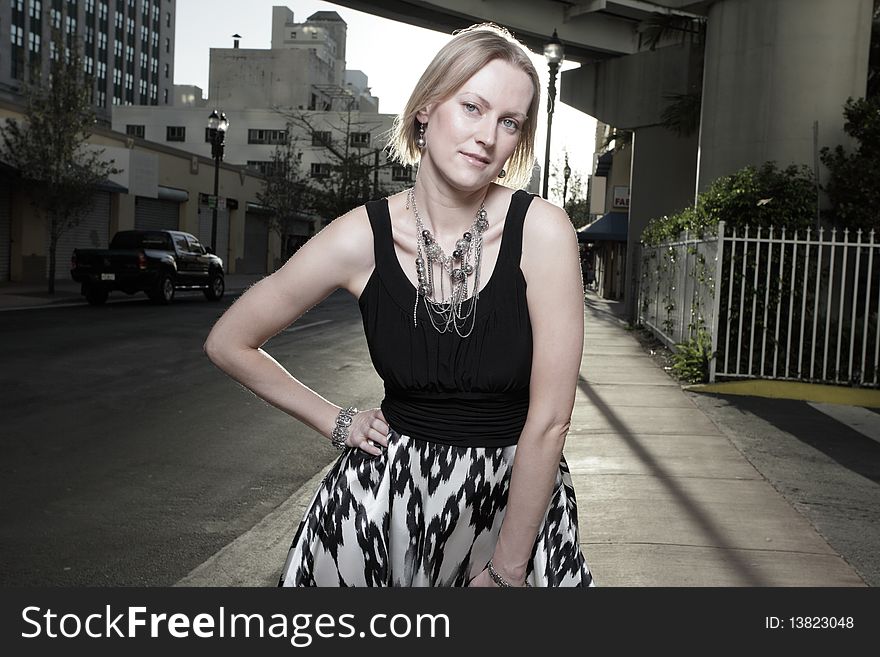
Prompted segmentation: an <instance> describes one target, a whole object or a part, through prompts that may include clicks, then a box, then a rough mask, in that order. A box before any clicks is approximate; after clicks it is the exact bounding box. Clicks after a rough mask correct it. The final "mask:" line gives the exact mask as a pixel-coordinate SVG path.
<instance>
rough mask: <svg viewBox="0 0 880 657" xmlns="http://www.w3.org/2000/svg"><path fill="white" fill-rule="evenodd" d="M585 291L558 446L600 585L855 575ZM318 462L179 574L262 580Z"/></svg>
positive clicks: (197, 581) (270, 575) (611, 307)
mask: <svg viewBox="0 0 880 657" xmlns="http://www.w3.org/2000/svg"><path fill="white" fill-rule="evenodd" d="M617 310H618V306H617V304H615V303H612V302H607V301H604V300H602V299H599V298H597V297H596V296H595V295H593V294H590V296H589V297H588V300H587V304H586V307H585V322H586V333H585V345H584V357H583V361H582V366H581V378H580V382H579V386H578V392H577V398H576V402H575V409H574V413H573V418H572V426H571V430H570V432H569V436H568V439H567V441H566V446H565V457H566V460H567V461H568V464H569V466H570V468H571V473H572V478H573V482H574V486H575V491H576V495H577V502H578V516H579V523H580V525H579V527H580V537H581V544H582V548H583V551H584V554H585V556H586V558H587V562H588V563H589V565H590V568H591V569H592V571H593V575H594V578H595V579H596V582H597V584H598V585H599V586H864V585H865V583H864V581H863V580H862V579H861V578H860V577H859V575H858V574H857V573H856V571H855V570H854V569H853V568H852V567H851V566H850V565H849V564H848V563H847V562H846V561H845V560H844V559H843V558H842V557H841V556H840V555H839V554H837V553H836V552H835V551H834V550H833V549H832V548H831V547H830V546H829V545H828V543H827V542H826V541H825V540H824V539H823V538H822V537H821V536H820V535H819V533H818V532H817V531H816V530H815V529H814V527H813V526H812V525H811V524H810V522H809V521H808V520H807V519H806V518H805V517H804V516H802V515H801V514H800V513H799V512H798V511H797V510H795V509H794V508H793V507H792V506H791V505H790V504H789V503H788V502H787V501H786V500H785V498H783V496H782V495H781V494H780V493H779V492H778V491H777V490H776V489H775V488H774V487H773V486H772V485H771V484H770V483H769V482H768V481H766V480H765V479H764V478H763V477H762V476H761V475H760V474H759V473H758V472H757V471H756V470H755V468H754V467H753V466H752V465H751V464H750V463H749V461H748V460H747V459H746V458H745V457H744V456H743V455H742V454H741V453H740V452H739V451H738V450H737V449H736V447H735V446H734V445H733V444H732V443H731V441H730V440H729V439H728V438H727V437H725V435H724V434H723V433H722V432H721V431H720V430H719V429H718V427H716V425H715V424H714V423H713V422H712V421H711V420H710V419H709V418H708V417H707V416H706V415H705V414H704V413H703V411H701V410H700V409H699V408H698V407H697V406H696V405H695V404H694V403H693V402H692V401H691V400H690V399H689V398H688V396H687V395H686V394H685V393H684V392H683V391H682V389H681V387H680V386H679V385H678V384H677V383H676V382H675V381H673V380H672V379H671V378H670V377H669V376H667V375H666V374H665V373H664V372H663V371H662V370H661V369H659V368H658V366H657V365H656V364H655V363H654V362H653V361H652V359H651V358H650V356H648V355H647V354H646V353H645V352H644V350H643V349H642V347H641V346H640V345H639V343H638V342H637V340H636V339H635V338H634V336H633V335H632V334H631V333H630V332H629V331H628V330H627V328H626V325H625V324H624V323H623V322H622V321H621V320H620V319H619V318H618V316H617V314H616V313H617ZM329 467H330V465H329V464H328V465H327V466H326V467H325V468H324V469H323V470H321V471H320V472H318V473H316V474H315V476H314V477H313V478H312V479H311V480H310V481H309V482H308V483H306V484H305V485H304V486H303V487H302V488H300V489H299V490H298V491H297V492H296V493H294V494H293V495H292V496H291V497H290V498H288V500H287V501H286V502H284V503H283V504H282V505H281V506H280V507H278V509H276V510H275V511H274V512H273V513H271V514H270V515H269V516H267V517H266V518H265V519H264V520H263V521H262V522H260V523H259V524H258V525H256V526H255V527H254V528H253V529H251V530H250V531H248V532H247V533H245V534H244V535H242V536H240V537H239V538H238V539H236V540H235V541H234V542H232V543H231V544H229V545H228V546H226V547H225V548H224V549H223V550H221V551H220V552H218V553H217V554H215V555H214V556H212V557H211V558H210V559H209V560H208V561H206V562H205V563H203V564H202V565H200V566H199V567H197V568H196V569H194V570H193V571H192V572H191V573H190V574H189V575H187V576H186V577H185V578H183V579H182V580H181V581H180V582H178V585H181V586H225V585H230V586H274V585H275V584H276V583H277V580H278V575H279V573H280V569H281V567H282V565H283V563H284V560H285V557H286V555H287V549H288V547H289V545H290V541H291V539H292V538H293V534H294V532H295V531H296V527H297V525H298V524H299V521H300V519H301V518H302V515H303V513H304V511H305V509H306V507H307V505H308V504H309V502H310V501H311V499H312V496H313V495H314V492H315V490H316V488H317V486H318V484H319V483H320V481H321V479H322V478H323V476H324V474H325V473H326V472H327V470H328V469H329Z"/></svg>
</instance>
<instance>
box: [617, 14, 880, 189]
mask: <svg viewBox="0 0 880 657" xmlns="http://www.w3.org/2000/svg"><path fill="white" fill-rule="evenodd" d="M871 10H872V2H871V0H722V1H721V2H716V3H715V4H713V5H712V6H711V7H710V9H709V16H708V25H707V35H706V52H705V68H704V79H703V104H702V121H701V128H700V147H699V166H698V178H697V190H696V191H697V192H701V191H704V190H705V189H706V188H707V187H708V186H709V185H710V184H711V183H712V181H713V180H715V179H717V178H719V177H721V176H725V175H728V174H730V173H733V172H734V171H736V170H738V169H741V168H742V167H744V166H746V165H759V164H761V163H763V162H765V161H768V160H775V161H776V162H777V164H778V165H779V166H780V167H785V166H788V165H789V164H792V163H794V164H806V165H809V166H810V167H811V168H812V166H813V162H814V146H813V122H814V121H818V122H819V138H818V147H819V148H821V147H822V146H831V147H834V146H835V145H837V144H841V143H842V144H846V143H848V140H847V137H846V135H845V134H844V132H843V122H844V120H843V104H844V103H845V102H846V99H847V97H849V96H852V97H854V98H855V97H861V96H864V95H865V89H866V84H867V70H868V48H869V43H870V34H871ZM821 175H822V174H821V173H820V179H821ZM633 187H634V188H635V182H634V183H633Z"/></svg>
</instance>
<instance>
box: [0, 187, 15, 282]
mask: <svg viewBox="0 0 880 657" xmlns="http://www.w3.org/2000/svg"><path fill="white" fill-rule="evenodd" d="M11 196H12V195H11V193H10V190H9V181H8V180H7V179H5V178H0V281H8V280H9V261H10V255H11V249H12V239H11V236H10V233H11V231H12V220H11V212H10V209H11V203H12V198H11Z"/></svg>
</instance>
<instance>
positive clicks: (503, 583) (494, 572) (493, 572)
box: [486, 559, 531, 588]
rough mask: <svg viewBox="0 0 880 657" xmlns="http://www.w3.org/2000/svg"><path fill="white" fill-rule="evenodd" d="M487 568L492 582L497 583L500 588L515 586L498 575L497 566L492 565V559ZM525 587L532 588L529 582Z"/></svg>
mask: <svg viewBox="0 0 880 657" xmlns="http://www.w3.org/2000/svg"><path fill="white" fill-rule="evenodd" d="M486 567H487V568H488V569H489V577H491V578H492V581H493V582H495V583H496V584H497V585H498V586H500V587H502V588H505V587H508V586H510V587H512V586H513V584H511V583H510V582H508V581H507V580H506V579H504V578H503V577H502V576H501V575H499V574H498V571H497V570H495V566H494V565H492V560H491V559H489V563H487V564H486ZM524 586H531V584H529V583H528V581H526V582H525V584H524ZM514 588H515V587H514Z"/></svg>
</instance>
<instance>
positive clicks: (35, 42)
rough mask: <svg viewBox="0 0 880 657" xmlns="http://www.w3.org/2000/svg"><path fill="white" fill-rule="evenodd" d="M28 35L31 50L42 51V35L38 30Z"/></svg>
mask: <svg viewBox="0 0 880 657" xmlns="http://www.w3.org/2000/svg"><path fill="white" fill-rule="evenodd" d="M28 37H29V38H28V46H29V47H30V50H31V52H40V35H39V34H37V33H36V32H30V33H29V34H28Z"/></svg>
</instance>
